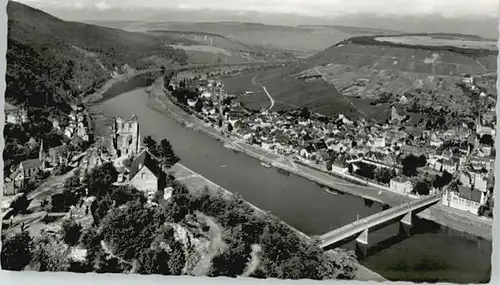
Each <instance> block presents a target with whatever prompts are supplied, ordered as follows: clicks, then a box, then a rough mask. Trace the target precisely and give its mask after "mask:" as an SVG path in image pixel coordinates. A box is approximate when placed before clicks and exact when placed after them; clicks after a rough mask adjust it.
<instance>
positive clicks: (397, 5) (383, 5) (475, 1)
mask: <svg viewBox="0 0 500 285" xmlns="http://www.w3.org/2000/svg"><path fill="white" fill-rule="evenodd" d="M18 1H19V2H23V3H26V4H28V5H31V6H34V7H37V8H41V9H43V8H74V9H82V8H87V9H89V8H90V9H99V10H106V9H111V8H130V9H133V8H136V9H137V8H183V9H204V8H208V9H214V10H223V9H228V10H233V11H235V10H236V11H259V12H271V13H274V12H286V13H297V14H305V15H311V16H316V15H317V16H321V15H328V14H337V13H345V12H349V13H360V12H368V13H377V14H394V13H397V14H429V13H439V14H443V15H445V16H446V15H451V16H462V15H463V16H468V15H470V16H478V15H484V16H497V15H498V6H499V2H498V0H18Z"/></svg>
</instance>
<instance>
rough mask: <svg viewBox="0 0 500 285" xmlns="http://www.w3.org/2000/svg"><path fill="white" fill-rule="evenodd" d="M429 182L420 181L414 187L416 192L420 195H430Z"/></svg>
mask: <svg viewBox="0 0 500 285" xmlns="http://www.w3.org/2000/svg"><path fill="white" fill-rule="evenodd" d="M429 190H430V189H429V184H428V183H426V182H418V183H417V185H415V188H414V189H413V192H414V193H418V194H419V195H429V193H430V192H429Z"/></svg>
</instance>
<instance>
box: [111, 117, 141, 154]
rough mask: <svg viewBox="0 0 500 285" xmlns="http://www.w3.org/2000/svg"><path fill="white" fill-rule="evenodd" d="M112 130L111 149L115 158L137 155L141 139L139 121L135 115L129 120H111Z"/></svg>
mask: <svg viewBox="0 0 500 285" xmlns="http://www.w3.org/2000/svg"><path fill="white" fill-rule="evenodd" d="M112 130H113V133H112V140H113V148H114V149H115V154H116V156H117V157H123V156H134V155H137V154H138V153H139V149H140V147H141V137H140V132H139V120H138V119H137V116H136V115H135V114H134V115H132V118H131V119H130V120H123V119H122V118H120V117H118V118H113V123H112Z"/></svg>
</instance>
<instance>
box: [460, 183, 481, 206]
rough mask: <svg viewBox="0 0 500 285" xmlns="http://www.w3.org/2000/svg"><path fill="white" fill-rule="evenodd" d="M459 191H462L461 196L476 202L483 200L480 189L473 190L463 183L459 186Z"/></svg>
mask: <svg viewBox="0 0 500 285" xmlns="http://www.w3.org/2000/svg"><path fill="white" fill-rule="evenodd" d="M458 191H459V192H460V197H462V198H465V199H467V200H471V201H474V202H478V203H479V202H480V201H481V192H480V191H478V190H473V189H471V188H469V187H464V186H462V185H459V186H458Z"/></svg>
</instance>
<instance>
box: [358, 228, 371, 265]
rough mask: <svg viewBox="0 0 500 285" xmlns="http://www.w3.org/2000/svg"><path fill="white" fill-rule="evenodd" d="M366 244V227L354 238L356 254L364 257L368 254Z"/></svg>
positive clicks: (367, 244)
mask: <svg viewBox="0 0 500 285" xmlns="http://www.w3.org/2000/svg"><path fill="white" fill-rule="evenodd" d="M368 246H369V243H368V229H366V230H364V231H362V232H361V234H360V235H359V236H358V237H357V238H356V256H358V257H359V258H360V259H365V258H366V257H367V254H368Z"/></svg>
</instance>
